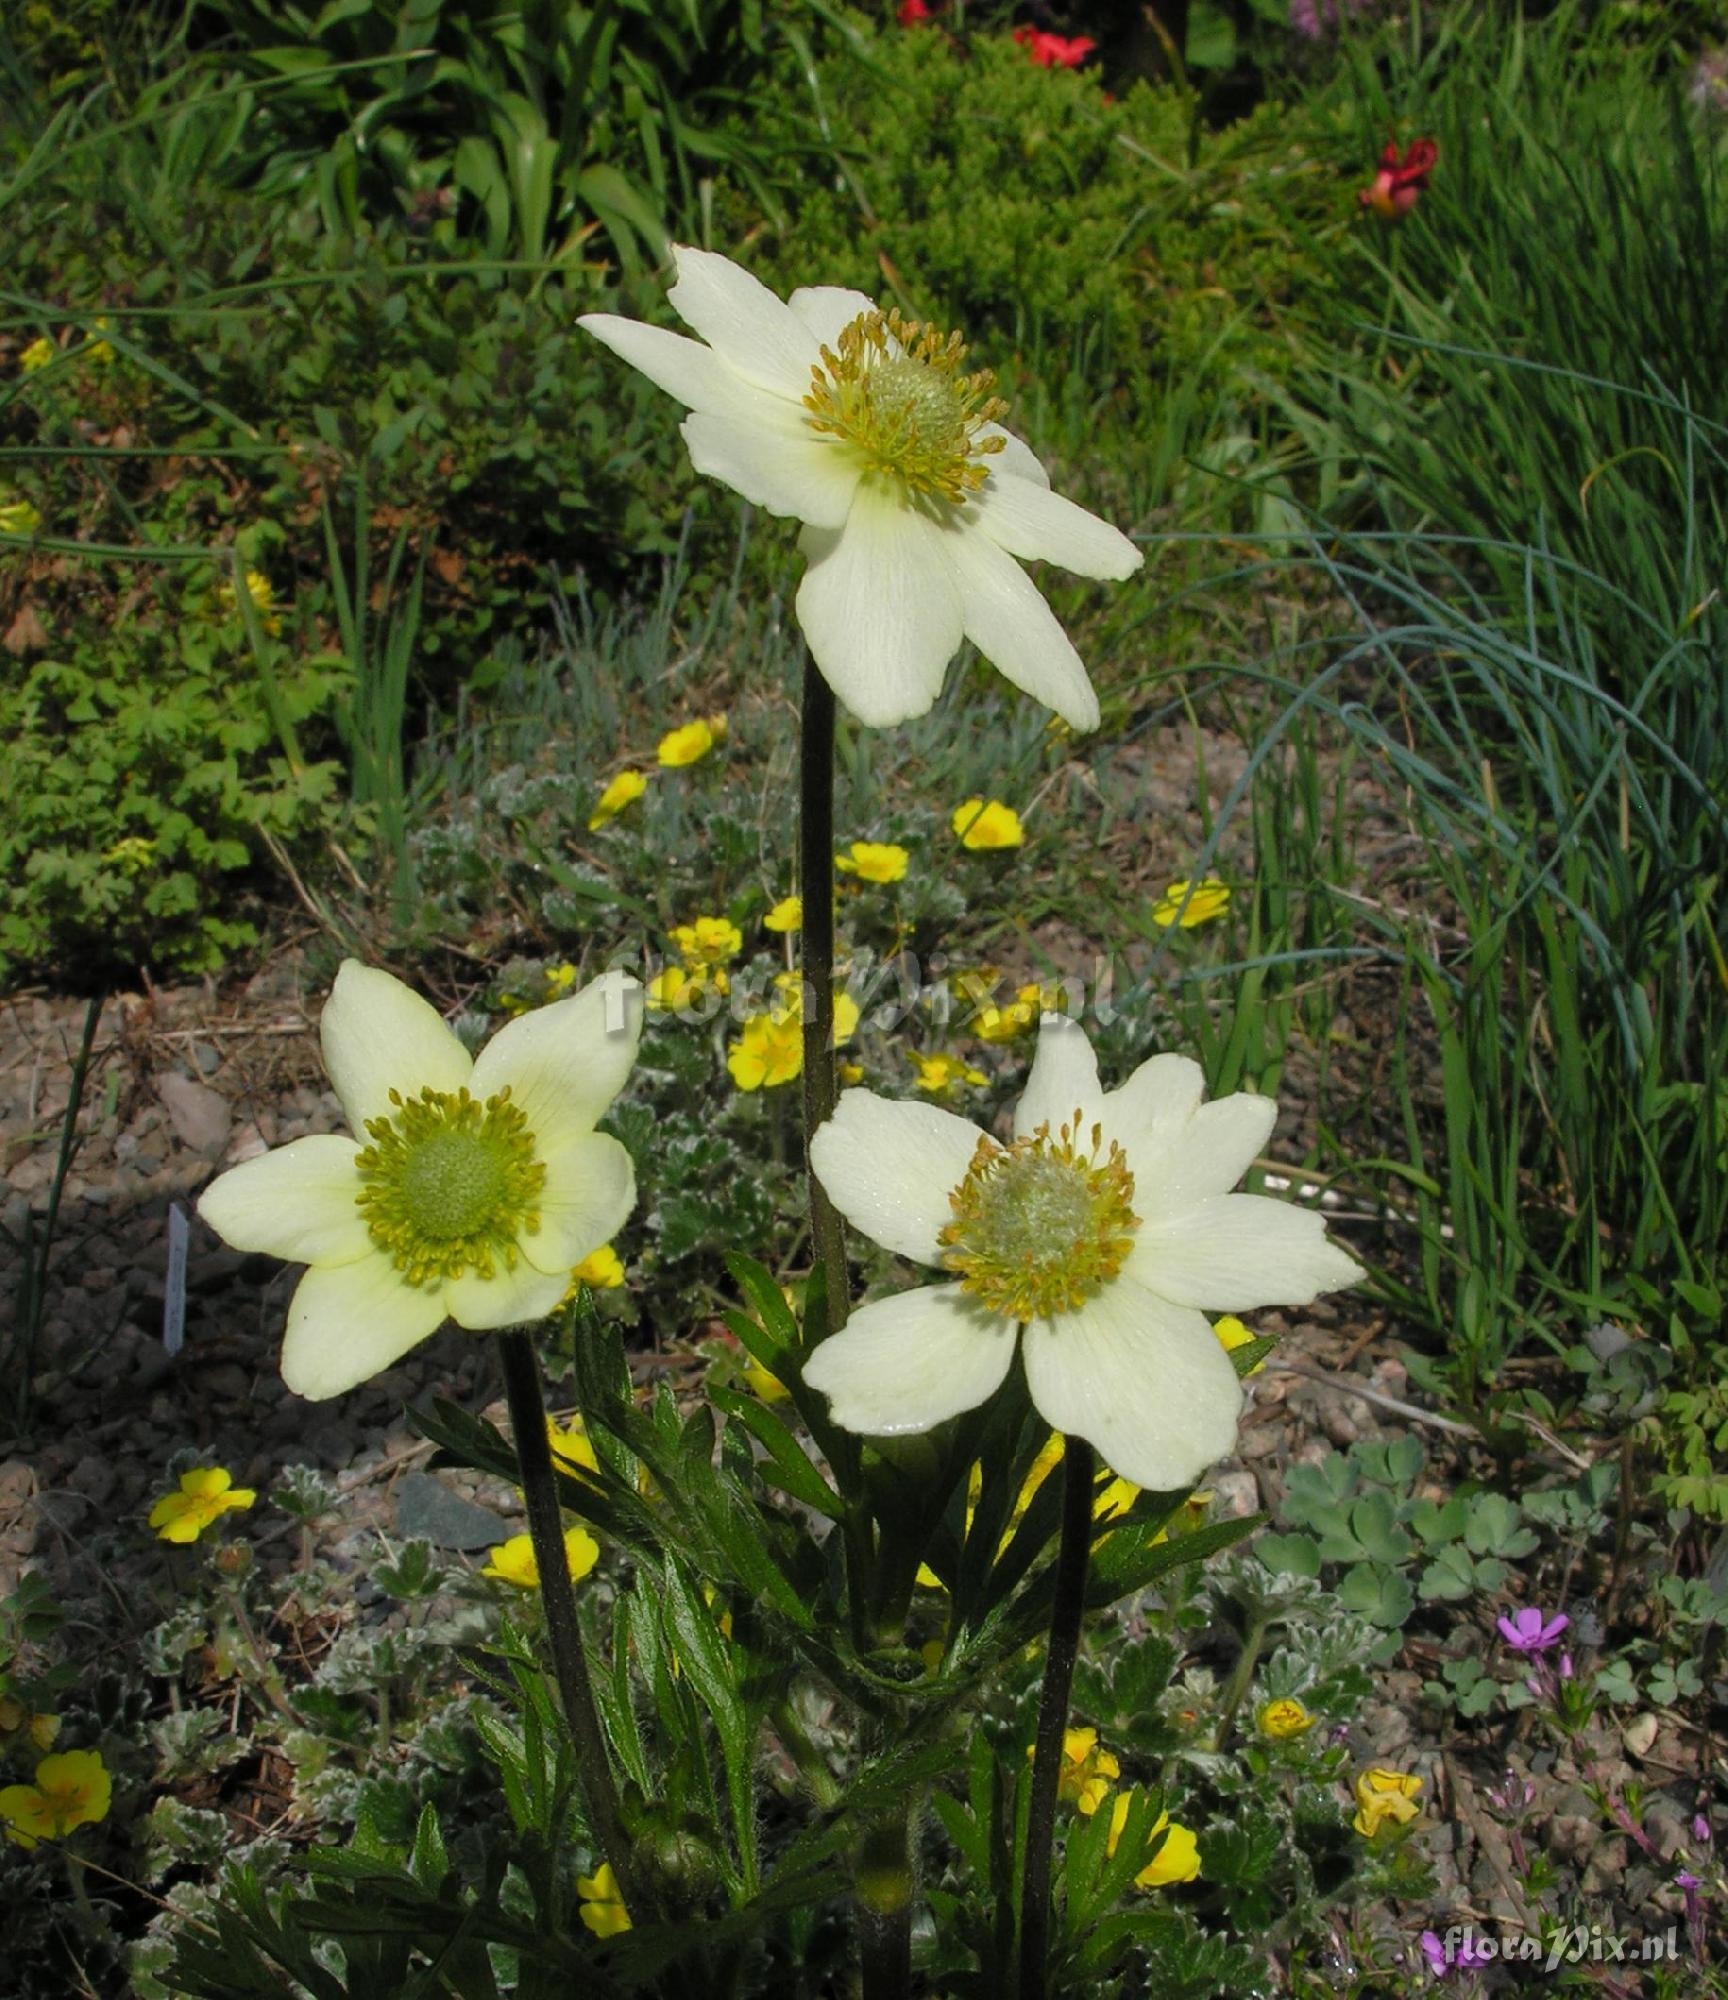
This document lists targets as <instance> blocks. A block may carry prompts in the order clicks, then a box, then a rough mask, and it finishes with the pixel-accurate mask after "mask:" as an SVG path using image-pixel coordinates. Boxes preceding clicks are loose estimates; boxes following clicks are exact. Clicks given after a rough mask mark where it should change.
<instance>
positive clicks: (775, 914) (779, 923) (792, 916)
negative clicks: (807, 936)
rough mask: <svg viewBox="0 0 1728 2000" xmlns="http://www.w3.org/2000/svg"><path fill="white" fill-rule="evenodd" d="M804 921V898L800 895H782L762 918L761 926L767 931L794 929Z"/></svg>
mask: <svg viewBox="0 0 1728 2000" xmlns="http://www.w3.org/2000/svg"><path fill="white" fill-rule="evenodd" d="M803 922H804V898H803V897H802V896H782V897H781V898H780V900H779V902H777V903H776V904H775V905H774V907H773V909H771V910H770V911H769V912H768V914H767V916H765V917H764V918H763V919H762V928H763V929H764V930H769V931H780V932H787V931H795V930H798V929H799V928H800V927H801V926H802V924H803Z"/></svg>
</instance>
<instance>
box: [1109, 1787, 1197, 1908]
mask: <svg viewBox="0 0 1728 2000" xmlns="http://www.w3.org/2000/svg"><path fill="white" fill-rule="evenodd" d="M1132 1798H1133V1794H1132V1793H1130V1792H1118V1793H1117V1795H1116V1803H1115V1805H1114V1806H1112V1807H1111V1809H1110V1837H1109V1839H1108V1841H1107V1842H1106V1843H1105V1845H1106V1849H1107V1851H1108V1852H1109V1853H1110V1854H1111V1855H1112V1856H1114V1855H1115V1852H1116V1848H1117V1845H1118V1843H1119V1842H1120V1841H1121V1838H1122V1829H1123V1828H1124V1827H1125V1826H1126V1825H1127V1824H1128V1814H1129V1811H1130V1809H1131V1802H1132ZM1159 1834H1163V1835H1164V1845H1163V1846H1162V1847H1160V1848H1159V1850H1158V1852H1157V1853H1156V1854H1155V1855H1153V1857H1152V1859H1151V1860H1150V1861H1149V1862H1147V1864H1146V1866H1145V1867H1144V1868H1142V1869H1141V1871H1140V1873H1139V1874H1138V1875H1136V1876H1135V1877H1134V1880H1135V1883H1136V1884H1137V1886H1138V1887H1140V1888H1142V1889H1162V1888H1165V1887H1166V1886H1167V1885H1168V1884H1170V1883H1172V1882H1192V1881H1193V1880H1194V1878H1195V1877H1196V1876H1197V1875H1198V1874H1199V1873H1200V1843H1199V1842H1198V1841H1197V1840H1196V1839H1195V1838H1194V1834H1193V1831H1192V1829H1190V1828H1189V1827H1185V1826H1183V1825H1182V1824H1181V1823H1180V1822H1179V1821H1175V1820H1172V1819H1171V1817H1170V1815H1169V1814H1168V1813H1160V1814H1159V1815H1158V1817H1157V1819H1156V1821H1154V1823H1153V1826H1152V1830H1151V1832H1150V1833H1149V1834H1148V1835H1147V1836H1146V1844H1147V1846H1148V1847H1150V1846H1151V1844H1152V1842H1153V1841H1155V1840H1156V1839H1157V1838H1158V1836H1159Z"/></svg>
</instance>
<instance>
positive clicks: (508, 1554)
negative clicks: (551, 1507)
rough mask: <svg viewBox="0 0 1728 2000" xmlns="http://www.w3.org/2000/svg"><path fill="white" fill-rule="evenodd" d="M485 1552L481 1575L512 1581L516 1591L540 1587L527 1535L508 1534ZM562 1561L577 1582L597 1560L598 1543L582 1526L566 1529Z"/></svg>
mask: <svg viewBox="0 0 1728 2000" xmlns="http://www.w3.org/2000/svg"><path fill="white" fill-rule="evenodd" d="M486 1553H487V1555H488V1557H490V1561H488V1563H487V1564H486V1566H485V1568H484V1569H482V1570H481V1572H480V1574H481V1575H482V1576H495V1577H497V1579H498V1580H499V1582H500V1583H513V1584H515V1585H516V1586H517V1588H518V1589H520V1590H538V1589H539V1588H540V1564H539V1562H538V1561H537V1560H536V1558H535V1555H534V1542H533V1538H532V1537H531V1536H529V1535H512V1536H511V1537H510V1539H509V1540H508V1541H507V1542H500V1543H499V1544H498V1546H497V1547H496V1548H491V1549H488V1550H487V1551H486ZM564 1560H565V1562H566V1563H568V1564H569V1566H570V1581H571V1582H572V1583H580V1582H581V1581H582V1579H583V1578H584V1577H585V1576H586V1575H587V1574H588V1572H589V1571H590V1570H591V1569H592V1568H593V1567H594V1565H595V1563H597V1562H598V1561H599V1560H600V1544H599V1543H598V1542H597V1541H595V1539H594V1537H593V1536H592V1535H591V1534H589V1532H588V1530H587V1529H586V1528H566V1529H565V1530H564Z"/></svg>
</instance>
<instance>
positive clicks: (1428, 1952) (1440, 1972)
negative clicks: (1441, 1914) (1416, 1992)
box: [1416, 1930, 1493, 1979]
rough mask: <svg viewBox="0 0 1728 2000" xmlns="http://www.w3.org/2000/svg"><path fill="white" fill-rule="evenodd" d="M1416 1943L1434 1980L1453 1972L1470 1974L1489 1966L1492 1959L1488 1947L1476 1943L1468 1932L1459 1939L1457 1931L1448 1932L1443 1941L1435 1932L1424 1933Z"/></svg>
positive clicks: (1472, 1935) (1484, 1944)
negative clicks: (1482, 1966) (1456, 1939)
mask: <svg viewBox="0 0 1728 2000" xmlns="http://www.w3.org/2000/svg"><path fill="white" fill-rule="evenodd" d="M1454 1938H1458V1942H1457V1943H1456V1944H1454V1943H1453V1942H1452V1940H1453V1939H1454ZM1416 1942H1417V1944H1418V1945H1419V1946H1420V1947H1421V1951H1422V1956H1423V1957H1424V1958H1425V1959H1426V1960H1427V1961H1428V1970H1429V1971H1430V1972H1431V1973H1433V1975H1434V1977H1435V1978H1436V1979H1445V1978H1447V1977H1449V1976H1450V1975H1451V1974H1452V1973H1454V1972H1472V1971H1474V1970H1475V1969H1476V1967H1477V1966H1480V1965H1488V1964H1490V1963H1491V1962H1492V1958H1493V1953H1492V1951H1491V1949H1490V1948H1489V1946H1488V1945H1487V1944H1486V1943H1478V1942H1477V1940H1476V1938H1475V1936H1474V1934H1473V1933H1472V1932H1471V1931H1469V1930H1466V1931H1465V1932H1464V1934H1463V1936H1462V1937H1461V1938H1459V1936H1458V1933H1457V1931H1455V1930H1451V1931H1448V1932H1447V1933H1446V1936H1445V1938H1444V1940H1442V1939H1441V1937H1440V1935H1439V1933H1438V1932H1436V1931H1424V1932H1423V1933H1422V1935H1421V1936H1420V1937H1419V1938H1418V1939H1417V1940H1416Z"/></svg>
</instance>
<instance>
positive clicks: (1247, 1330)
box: [1212, 1313, 1266, 1375]
mask: <svg viewBox="0 0 1728 2000" xmlns="http://www.w3.org/2000/svg"><path fill="white" fill-rule="evenodd" d="M1212 1331H1213V1332H1214V1333H1215V1334H1217V1336H1218V1342H1219V1345H1220V1346H1221V1347H1222V1348H1223V1349H1224V1352H1225V1353H1226V1354H1233V1353H1234V1352H1235V1351H1236V1349H1237V1348H1239V1347H1246V1346H1247V1345H1248V1343H1249V1341H1251V1340H1257V1339H1258V1338H1259V1336H1258V1334H1256V1333H1255V1332H1254V1329H1253V1328H1252V1327H1248V1326H1244V1325H1243V1324H1242V1322H1241V1321H1240V1320H1239V1319H1238V1318H1237V1317H1236V1316H1235V1314H1234V1313H1225V1315H1224V1316H1223V1318H1222V1319H1215V1320H1214V1321H1213V1322H1212ZM1265 1366H1266V1364H1265V1362H1264V1361H1256V1362H1255V1364H1254V1366H1253V1367H1252V1368H1250V1369H1249V1371H1248V1373H1249V1374H1250V1375H1258V1374H1259V1373H1260V1372H1261V1370H1262V1369H1263V1368H1264V1367H1265Z"/></svg>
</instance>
